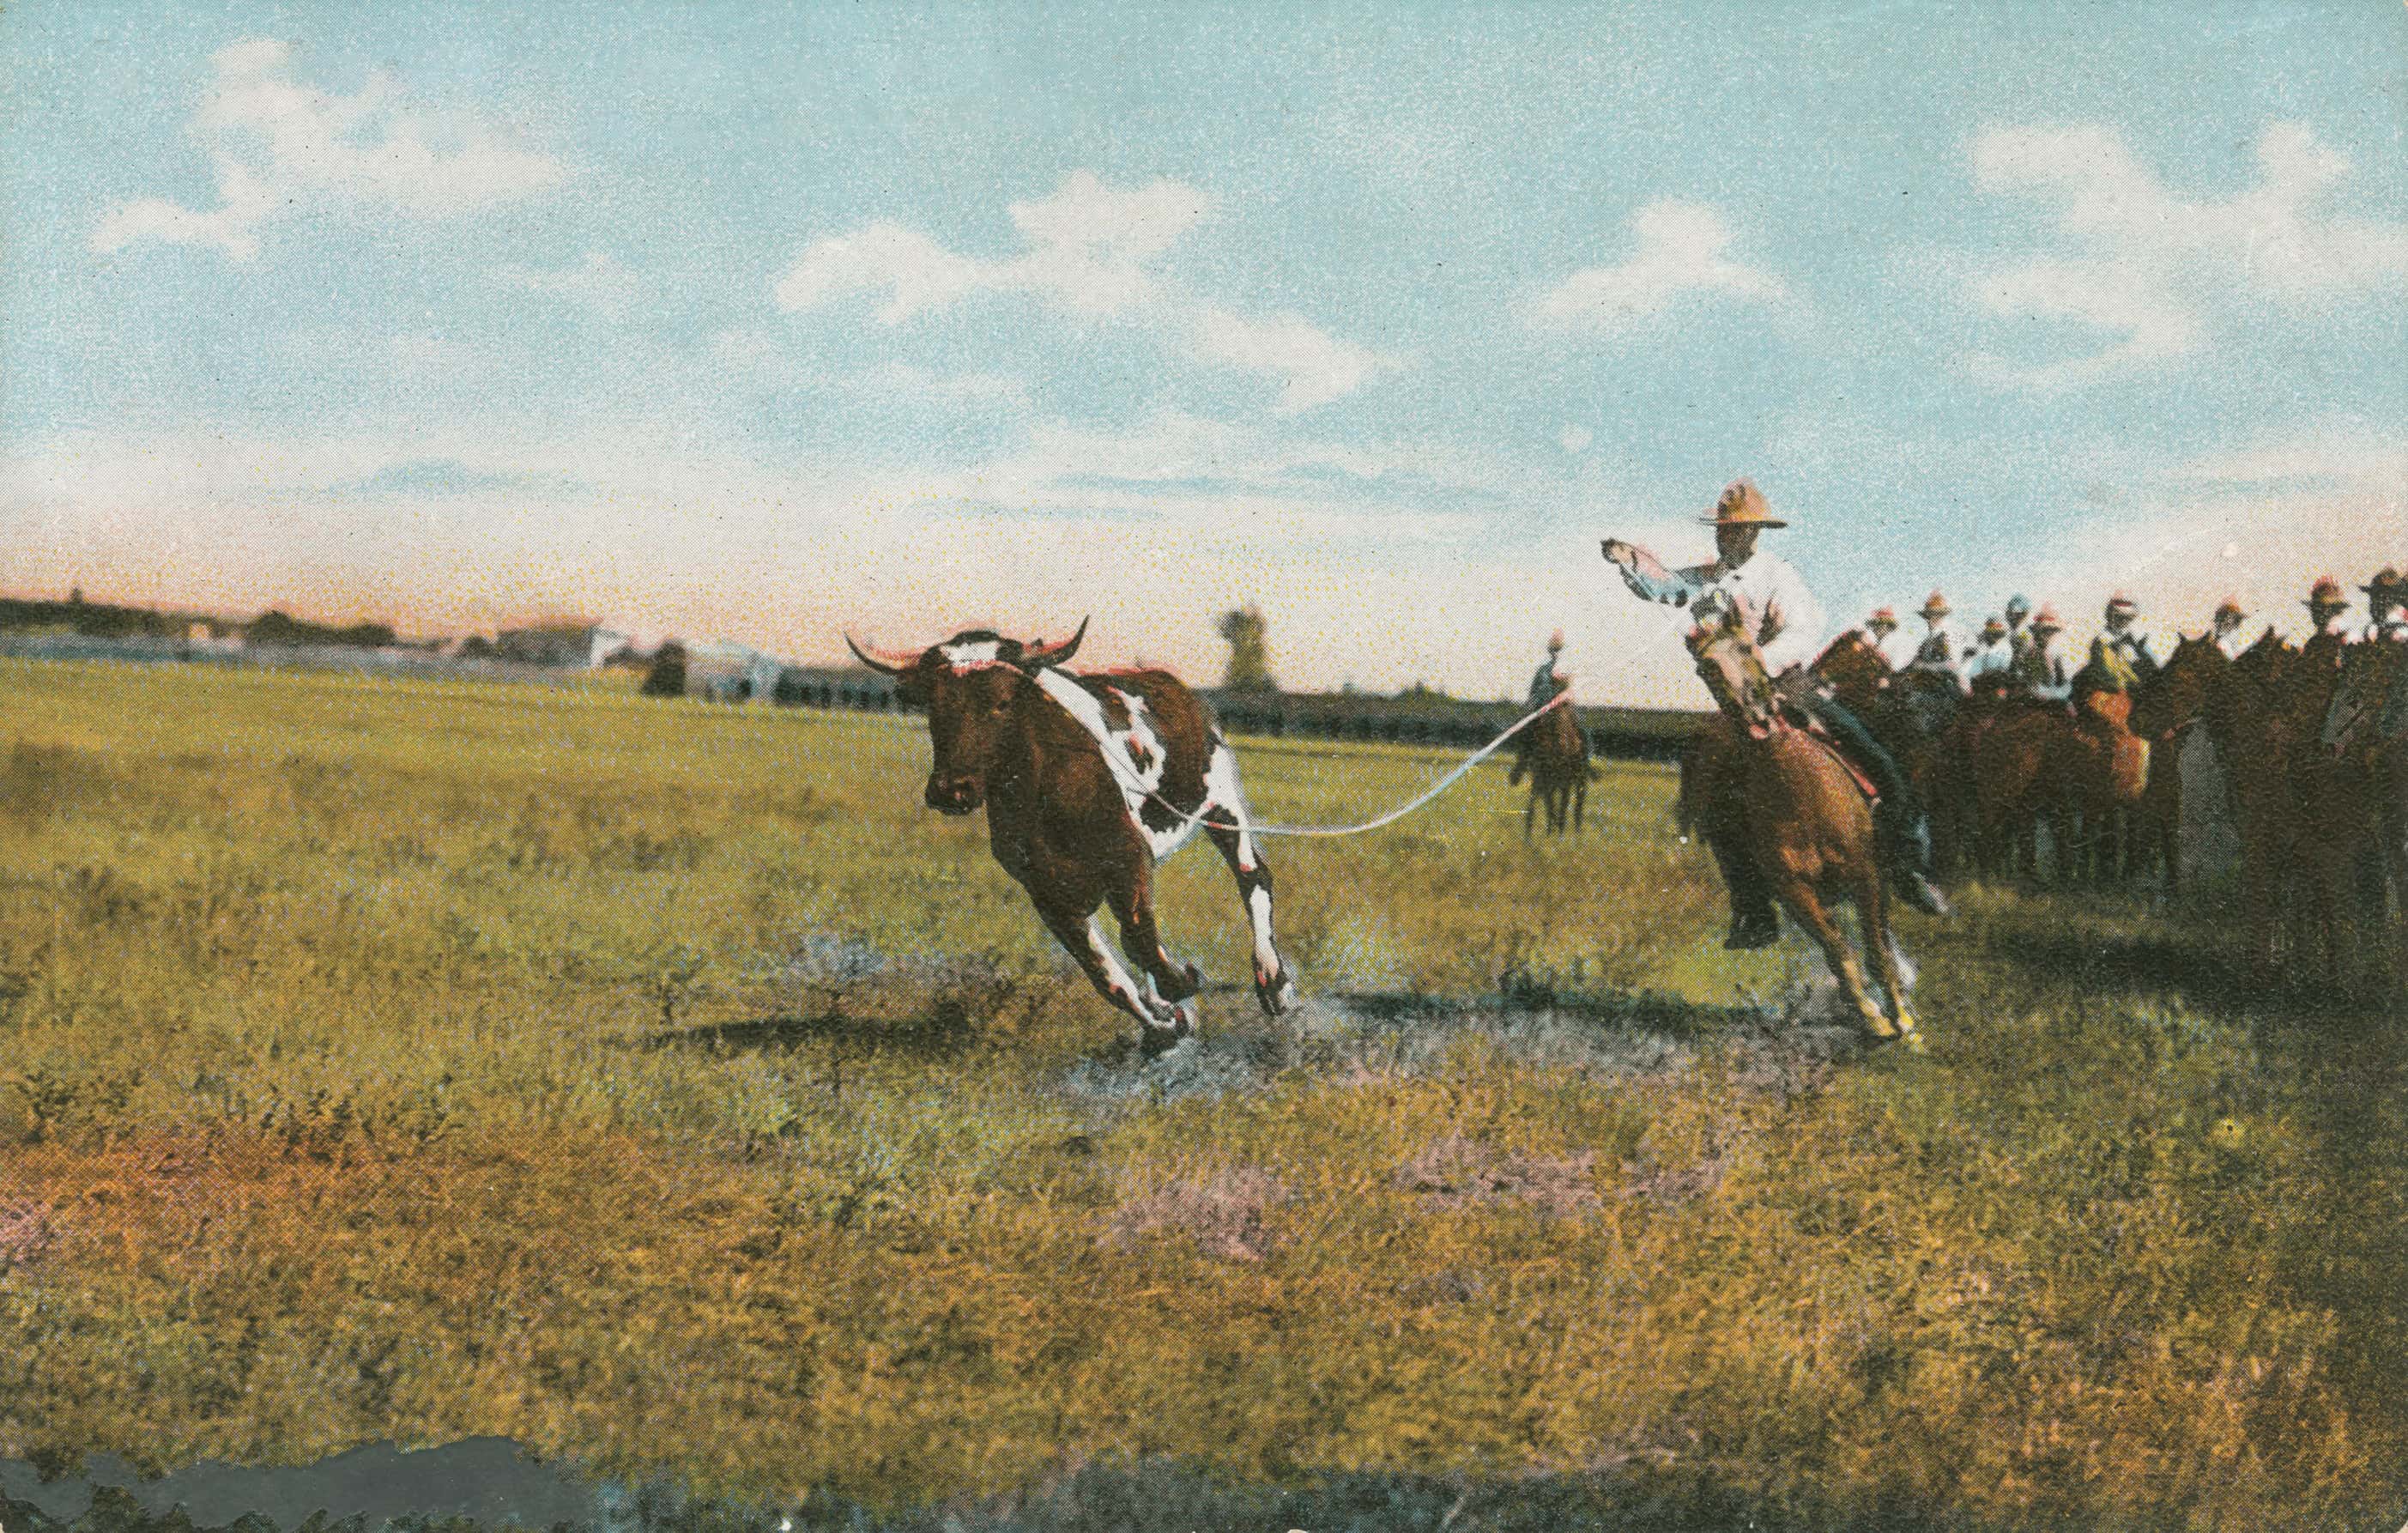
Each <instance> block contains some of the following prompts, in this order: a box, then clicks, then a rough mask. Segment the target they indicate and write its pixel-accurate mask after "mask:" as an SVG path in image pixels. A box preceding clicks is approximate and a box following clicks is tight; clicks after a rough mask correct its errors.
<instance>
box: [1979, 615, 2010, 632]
mask: <svg viewBox="0 0 2408 1533" xmlns="http://www.w3.org/2000/svg"><path fill="white" fill-rule="evenodd" d="M2006 631H2007V620H2006V619H2004V618H2002V617H2000V616H1999V615H1998V614H1996V613H1995V612H1994V613H1992V614H1991V615H1990V616H1988V617H1986V618H1984V619H1983V620H1982V632H1984V633H1985V634H2003V633H2005V632H2006Z"/></svg>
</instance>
